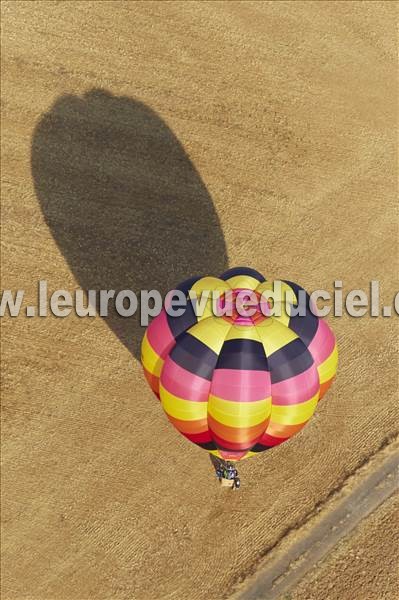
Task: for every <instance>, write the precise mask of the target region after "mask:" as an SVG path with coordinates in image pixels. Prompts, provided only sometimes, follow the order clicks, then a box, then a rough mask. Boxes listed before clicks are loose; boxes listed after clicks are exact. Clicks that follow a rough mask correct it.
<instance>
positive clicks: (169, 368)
mask: <svg viewBox="0 0 399 600" xmlns="http://www.w3.org/2000/svg"><path fill="white" fill-rule="evenodd" d="M275 284H276V282H267V281H266V280H265V278H264V277H263V276H262V275H261V274H260V273H258V272H257V271H255V270H253V269H250V268H245V267H238V268H233V269H230V270H228V271H226V272H225V273H223V274H222V275H220V277H193V278H191V279H189V280H187V281H185V282H183V283H182V284H180V285H179V286H177V288H176V290H179V291H180V292H183V293H184V295H185V296H186V297H187V298H192V297H196V298H198V297H200V295H201V294H202V293H203V292H204V291H211V292H214V293H215V292H217V294H218V295H219V303H220V306H221V307H223V308H224V309H225V308H226V303H228V302H230V303H232V304H233V306H232V307H230V308H231V310H230V312H229V314H222V315H219V314H214V313H215V311H214V304H212V302H211V300H210V299H208V300H207V301H206V303H205V308H204V310H203V312H202V314H197V313H198V311H197V310H195V308H196V305H195V302H194V303H192V302H188V303H187V306H186V308H185V309H184V311H183V313H182V314H181V315H180V316H178V317H176V316H171V315H169V314H168V312H167V311H166V310H165V309H163V310H162V311H161V313H160V314H159V315H158V316H157V317H156V318H155V319H154V320H153V321H152V322H151V323H150V325H149V327H148V328H147V331H146V333H145V335H144V339H143V342H142V364H143V368H144V374H145V376H146V378H147V381H148V383H149V385H150V386H151V388H152V390H153V391H154V393H155V394H156V395H157V396H158V397H159V398H160V401H161V404H162V408H163V410H164V411H165V413H166V415H167V417H168V419H169V421H170V422H171V423H172V424H173V425H174V426H175V427H176V429H177V430H178V431H179V432H180V433H181V434H182V435H184V436H185V437H186V438H187V439H188V440H190V441H191V442H194V443H195V444H197V445H198V446H200V447H201V448H204V449H205V450H207V451H208V452H210V453H211V454H212V455H214V456H215V457H217V459H219V460H220V461H234V462H235V461H239V460H242V459H244V458H246V457H249V456H252V455H254V454H257V453H259V452H262V451H264V450H267V449H269V448H272V447H274V446H277V445H279V444H281V443H282V442H285V441H286V440H288V439H289V438H291V437H292V436H293V435H294V434H295V433H297V432H298V431H300V430H301V429H302V428H303V427H304V425H305V424H306V423H307V422H308V421H309V419H310V417H311V416H312V414H313V413H314V411H315V409H316V406H317V403H318V401H319V400H320V399H321V398H322V397H323V395H324V394H325V393H326V391H327V389H328V388H329V386H330V385H331V382H332V380H333V378H334V376H335V373H336V370H337V362H338V352H337V346H336V342H335V337H334V334H333V333H332V331H331V329H330V327H329V326H328V325H327V323H326V322H325V321H324V320H322V319H321V318H319V317H317V316H316V315H315V314H313V312H312V310H311V305H310V297H309V295H308V294H307V293H306V292H305V290H303V288H301V287H300V286H299V285H297V284H295V283H292V282H290V281H280V282H279V285H280V289H281V290H282V296H281V297H280V299H278V300H277V302H281V303H282V305H284V309H283V310H280V311H278V310H276V308H277V306H276V304H274V305H273V304H271V303H270V300H268V301H267V302H266V304H265V300H264V298H265V296H266V295H267V294H268V292H269V291H270V290H271V289H272V288H273V286H275ZM246 293H248V295H250V294H252V298H254V297H255V298H256V300H257V302H255V303H253V304H252V311H250V310H248V311H247V312H248V314H250V316H247V313H246V312H245V308H246V307H245V306H244V307H241V308H243V310H239V306H236V305H235V302H237V301H238V298H241V301H242V298H243V296H244V298H245V294H246ZM287 298H288V299H291V301H290V302H287ZM300 298H302V303H303V307H302V308H303V309H304V310H303V311H302V313H301V314H296V313H297V312H298V311H294V310H293V309H294V308H295V307H296V308H298V306H299V301H300ZM223 303H224V304H223ZM244 303H245V300H244ZM222 305H223V306H222ZM272 308H273V309H274V311H272V310H271V309H272ZM227 312H228V311H227ZM274 313H275V314H274ZM227 464H228V467H229V468H230V465H229V463H227Z"/></svg>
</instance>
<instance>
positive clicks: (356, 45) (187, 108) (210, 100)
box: [2, 2, 399, 600]
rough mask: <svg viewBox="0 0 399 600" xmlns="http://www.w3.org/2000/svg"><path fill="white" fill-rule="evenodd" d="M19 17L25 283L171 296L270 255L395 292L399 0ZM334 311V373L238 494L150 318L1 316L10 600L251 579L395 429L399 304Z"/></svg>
mask: <svg viewBox="0 0 399 600" xmlns="http://www.w3.org/2000/svg"><path fill="white" fill-rule="evenodd" d="M2 17H3V18H2V21H3V25H2V27H3V36H2V98H3V120H2V152H3V160H2V197H3V200H2V222H3V228H2V287H3V288H6V289H13V290H16V289H24V290H25V293H26V301H27V303H35V302H36V295H37V281H38V280H39V279H46V280H47V281H48V287H49V289H50V290H55V289H60V288H62V289H68V290H74V289H76V288H96V289H100V288H106V289H124V288H128V287H130V288H133V289H141V288H143V287H144V288H151V287H155V288H157V287H158V288H160V289H161V290H162V291H163V290H166V289H167V288H168V287H169V286H172V285H173V284H174V283H176V281H179V280H181V279H183V278H184V277H186V276H189V275H191V274H193V272H197V271H200V272H208V273H212V274H216V273H218V272H220V271H221V270H223V269H224V268H225V267H226V266H227V265H231V266H234V265H239V264H248V265H250V266H252V267H254V268H257V269H258V270H260V271H262V272H263V273H264V274H265V275H266V276H268V277H271V278H272V277H284V278H287V279H290V280H292V281H298V282H300V283H302V284H303V285H305V287H307V288H309V289H317V288H327V289H331V288H332V284H333V281H334V280H337V279H340V280H342V281H343V283H344V287H345V290H349V289H353V288H364V289H367V288H368V282H369V281H370V280H371V279H379V280H380V281H381V282H382V286H383V289H382V293H383V297H384V303H385V304H388V303H390V302H391V299H392V297H393V293H394V291H395V289H397V287H398V284H397V281H395V277H397V272H398V266H399V265H398V247H397V239H398V238H397V233H398V218H397V211H396V177H395V176H394V174H395V173H396V156H395V148H396V131H397V123H396V109H397V84H396V71H397V64H396V43H395V35H396V32H395V23H396V5H395V3H391V2H386V3H384V2H364V3H352V2H351V3H349V2H343V3H333V2H331V3H326V2H323V3H321V2H306V3H301V2H292V3H290V2H288V3H286V2H276V3H250V2H244V3H237V2H233V3H227V2H225V3H209V2H206V3H173V2H168V3H152V2H141V3H130V2H124V3H116V2H101V3H99V2H98V3H94V2H93V3H91V2H73V3H70V2H68V3H65V2H40V3H37V2H3V3H2ZM329 321H330V323H331V325H332V327H333V329H334V331H335V332H336V335H337V339H338V344H339V349H340V367H339V375H338V378H337V380H336V382H335V384H334V386H333V388H332V389H331V390H330V392H329V393H328V395H327V396H326V398H325V400H323V403H322V404H321V405H320V406H319V408H318V411H317V414H316V416H315V417H314V418H313V419H312V421H311V423H310V424H309V425H308V426H307V427H306V428H305V429H304V430H303V431H302V432H301V433H300V434H299V435H298V436H297V437H296V438H295V439H294V440H292V441H291V442H290V443H287V444H285V445H283V446H281V447H280V448H278V449H276V450H273V451H270V452H268V453H267V454H265V455H263V456H260V457H256V458H255V459H252V460H248V461H247V462H246V463H245V462H244V463H243V465H242V467H241V470H240V475H241V479H242V482H243V487H242V489H241V490H240V492H239V493H237V494H233V495H232V494H229V493H225V491H224V490H220V489H219V488H218V487H217V485H216V484H215V482H214V475H213V472H212V469H211V465H210V462H209V459H208V457H207V455H206V454H205V453H203V452H201V451H200V450H199V449H198V448H196V447H194V446H191V445H190V444H189V443H188V442H186V441H185V440H184V439H182V438H180V437H179V436H178V435H177V433H176V432H175V431H174V430H173V429H172V427H171V426H169V425H168V424H167V423H166V421H165V418H164V416H163V414H162V412H161V410H160V407H159V405H158V404H157V402H156V400H154V398H153V397H152V396H151V393H150V391H149V390H148V388H147V386H146V384H145V382H144V378H143V376H142V373H141V369H140V365H139V362H138V347H139V341H140V338H141V335H142V330H141V329H140V327H139V326H138V324H137V320H134V319H132V320H125V321H124V320H122V319H116V318H115V317H113V316H111V318H109V319H108V320H104V319H101V318H79V317H77V316H70V317H68V318H66V319H61V318H55V317H47V318H26V317H25V316H21V317H19V318H16V319H15V318H14V319H11V318H9V319H6V320H3V326H2V367H3V369H2V371H3V381H2V386H3V392H2V399H3V410H4V412H3V414H4V417H3V435H4V438H5V441H4V445H3V452H2V457H3V488H2V489H3V511H2V512H3V522H4V532H3V543H2V550H3V597H4V599H5V600H25V599H26V600H27V599H31V600H61V599H63V600H88V599H93V600H101V599H105V598H113V599H115V600H119V599H121V600H122V599H129V600H130V599H132V598H135V599H138V600H141V599H142V600H152V599H154V600H158V599H160V598H171V599H172V598H174V599H176V600H180V599H187V598H190V600H191V599H192V600H197V599H198V600H200V599H205V598H207V599H208V598H212V599H213V598H215V599H219V598H222V597H224V596H228V595H230V593H232V591H233V590H234V588H235V584H236V582H237V581H238V580H239V579H242V578H243V577H245V574H246V573H248V572H250V571H251V570H253V568H254V565H256V564H257V561H258V559H259V558H260V556H261V555H264V554H265V553H266V552H267V551H268V549H270V548H271V547H273V546H274V545H275V544H276V543H277V541H278V540H279V539H281V537H282V536H284V533H285V532H286V531H287V530H289V529H292V528H293V527H295V526H296V525H297V524H298V523H300V522H301V521H302V520H304V519H305V518H306V515H307V514H309V513H310V512H312V511H313V510H314V509H315V507H316V506H317V505H318V504H322V503H323V502H324V500H325V499H326V498H327V497H328V495H329V494H330V493H331V491H332V490H333V489H336V488H338V487H339V486H340V485H341V484H342V482H343V481H344V480H345V479H346V477H347V476H348V475H349V474H350V473H351V472H352V471H353V470H354V469H356V468H357V467H358V465H360V464H362V463H363V462H364V461H366V460H367V459H368V457H369V456H370V455H371V454H373V453H375V452H376V451H377V450H378V448H380V447H381V446H382V445H383V444H384V443H385V441H386V440H387V439H388V438H389V437H391V436H393V435H394V434H395V433H396V430H397V409H396V403H397V393H398V380H397V359H396V356H397V354H396V352H397V349H396V345H397V331H398V330H397V319H396V320H395V319H394V318H392V319H388V318H385V319H383V318H382V317H379V318H371V317H369V316H365V317H363V318H361V319H355V318H351V317H348V316H344V317H342V318H340V319H338V318H337V319H334V318H330V319H329ZM194 470H198V476H197V477H196V479H195V480H194V479H193V477H192V473H193V471H194ZM381 518H382V523H384V517H381ZM375 519H377V520H378V514H377V516H376V517H375ZM374 522H375V521H374ZM366 527H367V525H366ZM372 527H374V525H373V526H372ZM376 527H378V525H376ZM382 527H385V525H382ZM354 543H355V544H356V541H355V542H354ZM372 556H374V557H375V560H371V557H372ZM383 556H385V554H384V549H383V546H382V545H381V557H380V556H379V554H378V545H377V546H376V545H374V544H373V543H372V545H371V546H370V560H371V562H369V563H368V565H369V568H370V569H371V570H372V569H376V570H375V571H373V572H372V574H371V575H370V578H357V577H356V581H357V584H358V585H360V586H363V587H364V588H365V589H363V587H362V589H361V590H360V592H359V593H356V594H355V595H354V594H353V593H352V589H351V588H350V586H351V585H352V583H353V581H354V579H353V578H354V572H355V571H354V570H355V568H356V567H354V566H351V567H350V570H349V571H348V573H347V574H348V578H349V579H348V581H349V583H348V585H347V586H345V585H344V584H342V585H343V586H344V588H341V589H342V594H341V596H340V597H341V598H343V599H345V600H353V598H354V597H356V598H362V600H363V598H369V597H370V598H371V597H372V596H370V595H367V594H369V591H368V589H371V590H373V589H374V588H373V587H372V586H373V585H374V583H373V582H374V581H375V578H377V577H378V569H380V568H382V567H380V566H379V565H380V562H381V561H383V560H384V558H383ZM331 560H332V561H333V562H332V563H331V564H330V563H329V566H328V567H327V568H333V567H332V565H333V563H334V561H339V560H340V559H339V556H338V555H337V556H335V557H332V559H331ZM334 564H335V563H334ZM315 585H317V583H316V584H315ZM370 586H371V587H370ZM303 589H305V588H303ZM298 593H299V592H298ZM304 593H305V592H304ZM333 593H334V592H331V594H330V596H328V595H327V598H334V597H335V596H334V595H332V594H333ZM300 597H301V596H300ZM302 597H303V596H302ZM302 597H301V598H302ZM324 597H326V596H324ZM388 597H389V596H388ZM305 598H306V596H305Z"/></svg>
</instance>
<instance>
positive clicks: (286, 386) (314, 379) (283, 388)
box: [272, 365, 320, 405]
mask: <svg viewBox="0 0 399 600" xmlns="http://www.w3.org/2000/svg"><path fill="white" fill-rule="evenodd" d="M319 388H320V382H319V374H318V372H317V368H316V366H315V365H312V366H311V367H310V368H309V369H307V370H306V371H304V372H303V373H300V374H299V375H296V376H295V377H290V378H289V379H284V381H279V382H278V383H273V384H272V404H278V405H288V404H299V403H300V402H306V400H310V399H311V398H313V396H315V395H316V394H317V392H318V391H319Z"/></svg>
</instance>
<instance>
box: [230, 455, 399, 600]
mask: <svg viewBox="0 0 399 600" xmlns="http://www.w3.org/2000/svg"><path fill="white" fill-rule="evenodd" d="M398 465H399V452H398V451H396V452H395V453H394V454H393V455H392V454H390V455H388V457H387V458H386V459H385V460H384V461H383V462H382V463H381V464H380V465H379V466H378V467H377V468H376V469H374V470H373V471H372V472H371V473H368V474H366V476H365V477H363V478H362V480H361V482H360V483H359V484H357V485H355V486H354V487H353V488H352V489H351V490H350V492H349V493H347V494H345V495H344V497H343V498H342V499H341V500H340V502H339V503H338V505H337V506H336V507H335V508H334V509H333V510H330V511H326V514H325V515H321V516H320V518H319V519H318V521H317V523H316V524H315V526H314V527H311V528H310V530H308V531H306V532H304V534H303V535H301V532H300V531H298V532H297V539H296V540H295V541H294V542H293V543H292V545H291V546H290V547H289V548H288V550H287V551H285V552H284V553H283V555H281V554H280V555H279V556H277V557H276V558H274V559H273V558H272V559H271V561H270V562H269V563H268V565H267V567H266V568H264V569H261V570H260V571H259V572H258V574H257V575H256V576H255V579H254V580H253V581H252V582H251V583H250V585H249V586H247V588H246V589H245V590H244V591H242V592H241V593H240V594H239V595H238V596H237V598H238V600H260V599H262V600H277V599H278V598H281V597H282V596H283V595H284V594H285V593H287V592H288V591H289V590H290V589H292V587H293V586H294V585H295V584H296V583H297V582H298V581H299V580H300V579H302V578H303V577H304V575H305V574H306V573H307V572H308V571H309V570H310V569H312V568H313V567H314V565H315V564H316V563H317V562H318V561H320V560H321V559H323V558H324V557H325V556H326V555H327V554H328V553H329V552H330V551H331V550H332V548H334V546H336V544H337V543H338V542H339V541H340V540H341V539H342V538H343V537H345V536H347V535H348V534H349V533H350V531H351V530H352V529H354V527H356V525H357V524H358V523H359V522H360V521H361V520H362V519H364V518H365V517H367V516H368V515H369V514H370V513H371V512H372V511H373V510H375V509H376V508H377V507H378V506H379V505H380V504H381V503H382V502H384V500H386V499H387V498H388V497H389V496H391V495H392V494H393V492H394V491H395V490H396V489H398Z"/></svg>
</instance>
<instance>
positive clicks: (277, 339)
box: [257, 318, 298, 356]
mask: <svg viewBox="0 0 399 600" xmlns="http://www.w3.org/2000/svg"><path fill="white" fill-rule="evenodd" d="M267 320H269V319H267ZM269 322H270V327H257V331H258V335H259V338H260V340H261V342H262V344H263V347H264V349H265V354H266V356H270V355H271V354H273V352H276V351H277V350H280V348H282V347H283V346H286V345H287V344H289V343H290V342H292V341H293V340H296V339H297V338H298V336H297V334H296V333H295V332H294V331H292V329H289V328H288V327H286V326H285V325H283V324H282V323H279V322H278V321H276V320H275V319H274V318H273V319H270V320H269Z"/></svg>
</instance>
